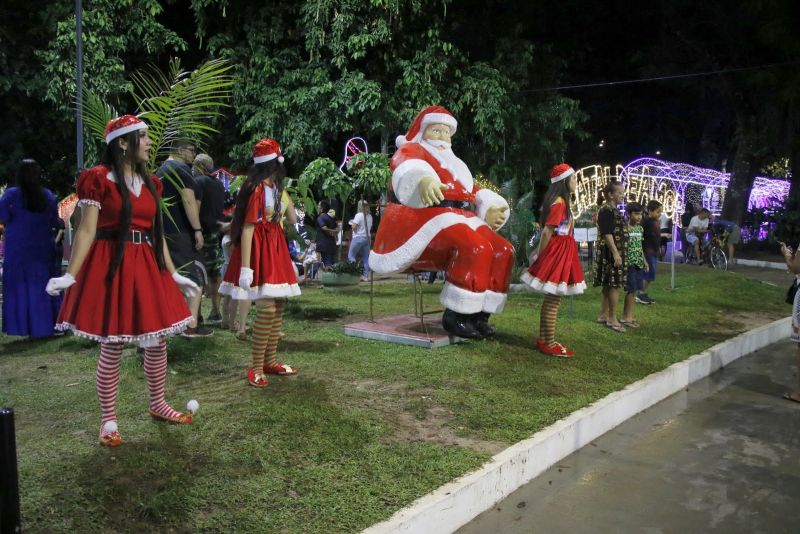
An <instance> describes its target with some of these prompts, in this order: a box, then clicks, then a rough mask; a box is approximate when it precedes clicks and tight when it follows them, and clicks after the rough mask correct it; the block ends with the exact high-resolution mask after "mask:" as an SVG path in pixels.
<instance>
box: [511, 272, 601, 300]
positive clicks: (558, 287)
mask: <svg viewBox="0 0 800 534" xmlns="http://www.w3.org/2000/svg"><path fill="white" fill-rule="evenodd" d="M519 279H520V280H521V281H522V282H523V283H525V284H528V285H529V286H531V287H532V288H533V289H535V290H536V291H538V292H539V293H548V294H550V295H580V294H581V293H583V292H584V291H586V282H581V283H579V284H572V285H569V284H567V283H566V282H561V283H558V284H556V283H554V282H545V281H543V280H539V279H538V278H536V277H535V276H531V273H529V272H524V273H522V276H520V277H519Z"/></svg>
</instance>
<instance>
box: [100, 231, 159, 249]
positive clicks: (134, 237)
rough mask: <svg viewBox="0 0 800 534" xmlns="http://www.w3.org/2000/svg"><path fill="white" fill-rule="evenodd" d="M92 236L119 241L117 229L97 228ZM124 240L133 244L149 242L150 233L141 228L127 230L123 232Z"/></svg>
mask: <svg viewBox="0 0 800 534" xmlns="http://www.w3.org/2000/svg"><path fill="white" fill-rule="evenodd" d="M94 238H95V239H107V240H109V241H119V232H118V231H117V230H97V231H96V232H95V234H94ZM125 241H130V242H131V243H133V244H134V245H139V244H141V243H150V235H149V234H147V232H142V231H141V230H129V231H128V233H126V234H125Z"/></svg>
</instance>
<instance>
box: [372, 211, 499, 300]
mask: <svg viewBox="0 0 800 534" xmlns="http://www.w3.org/2000/svg"><path fill="white" fill-rule="evenodd" d="M456 224H466V225H467V226H469V227H470V228H471V229H473V230H477V229H478V228H480V227H481V226H487V224H486V223H485V222H484V221H483V220H482V219H479V218H478V217H465V216H464V215H461V214H459V213H455V212H452V211H448V212H445V213H441V214H439V215H437V216H436V217H433V218H431V219H430V220H428V221H426V222H425V224H423V225H422V226H421V227H420V229H419V230H417V231H416V233H414V235H412V236H411V237H409V238H408V239H407V240H406V242H405V243H403V244H402V245H401V246H399V247H397V248H396V249H394V250H393V251H391V252H387V253H385V254H378V253H377V252H375V251H374V250H373V251H371V252H370V253H369V268H370V270H372V271H375V272H376V273H380V274H387V273H396V272H399V271H405V270H406V269H408V268H409V267H410V266H411V264H412V263H414V262H415V261H417V258H419V257H420V256H421V255H422V253H423V252H425V249H426V248H428V245H429V244H430V242H431V241H433V239H434V238H435V237H436V235H437V234H438V233H439V232H441V231H442V230H444V229H445V228H449V227H451V226H453V225H456ZM478 311H480V310H478Z"/></svg>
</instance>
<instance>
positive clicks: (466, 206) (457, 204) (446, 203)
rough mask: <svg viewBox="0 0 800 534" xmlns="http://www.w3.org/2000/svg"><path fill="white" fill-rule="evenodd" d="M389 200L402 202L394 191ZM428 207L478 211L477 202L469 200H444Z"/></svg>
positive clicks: (397, 202) (396, 202)
mask: <svg viewBox="0 0 800 534" xmlns="http://www.w3.org/2000/svg"><path fill="white" fill-rule="evenodd" d="M389 202H393V203H395V204H401V202H399V201H398V200H397V197H396V196H395V194H394V192H392V194H391V198H390V199H389ZM428 207H429V208H455V209H459V210H465V211H471V212H473V213H477V212H478V208H477V206H475V204H473V203H472V202H467V201H466V200H442V201H441V202H439V203H438V204H433V205H432V206H428Z"/></svg>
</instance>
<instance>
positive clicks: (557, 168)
mask: <svg viewBox="0 0 800 534" xmlns="http://www.w3.org/2000/svg"><path fill="white" fill-rule="evenodd" d="M573 174H575V169H573V168H572V167H570V166H569V165H567V164H566V163H559V164H558V165H554V166H553V169H552V170H551V171H550V183H553V184H554V183H556V182H560V181H561V180H564V179H565V178H569V177H570V176H572V175H573Z"/></svg>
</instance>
